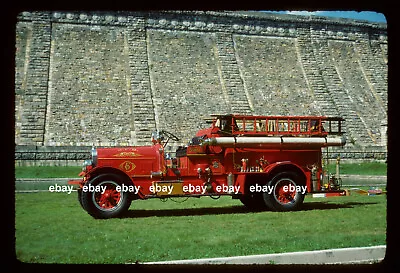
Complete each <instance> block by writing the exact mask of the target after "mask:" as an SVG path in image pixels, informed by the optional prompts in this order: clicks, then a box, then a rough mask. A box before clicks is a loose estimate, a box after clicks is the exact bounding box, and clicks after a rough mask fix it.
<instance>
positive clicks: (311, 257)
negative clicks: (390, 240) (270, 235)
mask: <svg viewBox="0 0 400 273" xmlns="http://www.w3.org/2000/svg"><path fill="white" fill-rule="evenodd" d="M385 253H386V245H380V246H371V247H351V248H336V249H326V250H316V251H300V252H287V253H278V254H264V255H251V256H236V257H224V258H210V259H194V260H175V261H163V262H147V263H143V264H365V263H367V264H372V263H377V262H380V261H382V260H383V259H384V257H385Z"/></svg>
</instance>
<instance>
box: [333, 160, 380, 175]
mask: <svg viewBox="0 0 400 273" xmlns="http://www.w3.org/2000/svg"><path fill="white" fill-rule="evenodd" d="M328 171H329V172H330V173H333V174H335V173H336V161H335V160H331V161H330V164H329V165H328ZM386 173H387V165H386V163H383V162H363V163H341V164H340V174H361V175H386Z"/></svg>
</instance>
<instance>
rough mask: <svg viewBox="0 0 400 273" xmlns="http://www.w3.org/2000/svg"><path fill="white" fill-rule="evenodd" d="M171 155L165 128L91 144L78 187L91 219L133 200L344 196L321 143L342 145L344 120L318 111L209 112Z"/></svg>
mask: <svg viewBox="0 0 400 273" xmlns="http://www.w3.org/2000/svg"><path fill="white" fill-rule="evenodd" d="M210 121H211V126H210V127H209V128H207V129H203V130H200V131H198V132H197V134H196V135H195V136H194V137H193V138H192V139H191V140H190V141H189V143H188V144H187V145H186V146H179V147H178V148H177V149H176V153H175V155H174V156H171V154H170V153H166V151H165V147H166V145H167V144H168V142H169V141H179V139H178V138H177V137H176V136H175V135H174V134H172V133H170V132H167V131H156V132H154V133H152V136H151V138H152V143H153V145H151V146H142V147H112V148H110V147H108V148H97V149H95V148H93V149H92V151H91V160H86V161H85V162H84V166H83V171H82V172H81V173H80V176H82V177H83V178H82V179H81V180H71V181H69V182H68V183H69V184H75V185H77V186H78V199H79V202H80V204H81V205H82V207H83V208H84V209H85V210H86V211H87V212H88V213H89V214H90V215H92V216H93V217H95V218H111V217H118V216H120V215H121V214H123V213H124V212H126V211H127V210H128V209H129V207H130V205H131V202H132V201H133V200H135V199H148V198H169V197H202V196H210V197H213V198H217V197H219V196H223V195H228V196H232V198H235V199H240V201H241V202H242V203H243V204H244V205H245V206H246V207H248V208H251V209H263V208H265V209H269V210H273V211H289V210H296V209H298V208H299V207H300V206H301V204H302V203H303V200H304V196H305V195H306V194H307V193H319V194H324V195H326V196H329V195H336V196H340V195H345V191H344V190H341V189H340V185H339V183H337V180H335V179H329V181H323V180H324V172H323V168H322V147H329V146H343V145H344V144H345V138H344V136H343V132H342V126H343V121H344V120H343V119H342V118H338V117H324V116H246V115H212V119H211V120H210Z"/></svg>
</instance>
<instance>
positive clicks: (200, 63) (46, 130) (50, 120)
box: [15, 12, 387, 150]
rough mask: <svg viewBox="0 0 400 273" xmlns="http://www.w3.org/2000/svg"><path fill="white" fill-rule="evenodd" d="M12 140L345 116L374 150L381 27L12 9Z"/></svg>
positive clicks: (108, 138) (383, 88)
mask: <svg viewBox="0 0 400 273" xmlns="http://www.w3.org/2000/svg"><path fill="white" fill-rule="evenodd" d="M16 31H17V33H16V49H17V51H16V74H15V75H16V78H15V83H16V90H15V93H16V112H15V117H16V124H15V129H16V130H15V141H16V145H33V146H92V145H102V146H111V145H144V144H149V143H150V133H151V132H152V131H153V130H155V129H164V130H168V131H170V132H172V133H174V134H176V135H177V136H179V137H181V139H182V142H181V143H178V144H186V143H187V141H188V140H189V139H190V138H191V137H192V136H193V135H194V134H195V133H196V131H197V130H198V129H200V128H204V127H205V126H207V125H206V123H205V122H204V120H203V118H206V117H208V116H209V115H210V114H212V113H244V114H257V115H269V114H271V115H328V116H342V117H344V118H345V119H346V126H345V130H346V131H347V134H348V139H349V141H348V143H349V146H354V147H355V148H357V147H361V148H362V147H376V148H377V149H383V150H384V149H385V144H386V143H385V141H386V136H385V135H382V132H385V129H382V128H381V127H382V126H381V125H384V126H387V34H386V25H385V24H376V23H368V22H364V21H353V20H338V19H328V18H322V17H300V16H290V15H271V14H263V13H251V12H248V13H245V12H242V13H240V12H155V13H147V12H133V13H132V12H131V13H127V12H118V13H116V12H114V13H108V12H95V13H88V12H23V13H21V14H20V15H19V17H18V23H17V26H16ZM383 134H384V133H383Z"/></svg>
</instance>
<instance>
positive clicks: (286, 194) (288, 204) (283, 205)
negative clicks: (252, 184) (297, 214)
mask: <svg viewBox="0 0 400 273" xmlns="http://www.w3.org/2000/svg"><path fill="white" fill-rule="evenodd" d="M299 180H300V179H299V177H298V175H297V174H296V173H293V172H284V173H280V174H278V175H276V176H275V177H274V178H272V180H271V181H270V182H269V183H268V185H269V186H273V191H272V193H271V194H269V193H263V197H264V202H265V204H266V205H267V207H268V208H270V209H271V210H275V211H290V210H296V209H298V208H299V207H300V205H301V204H302V203H303V201H304V194H302V193H301V192H299V191H296V186H300V184H299Z"/></svg>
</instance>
